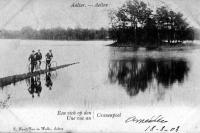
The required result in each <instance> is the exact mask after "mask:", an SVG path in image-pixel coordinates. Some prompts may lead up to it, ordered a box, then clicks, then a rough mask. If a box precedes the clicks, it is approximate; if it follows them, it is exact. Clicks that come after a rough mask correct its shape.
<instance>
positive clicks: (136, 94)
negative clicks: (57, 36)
mask: <svg viewBox="0 0 200 133" xmlns="http://www.w3.org/2000/svg"><path fill="white" fill-rule="evenodd" d="M110 43H112V42H111V41H28V40H27V41H26V40H21V41H20V40H1V45H0V50H1V53H0V54H1V56H0V62H1V70H0V76H1V78H2V77H6V76H11V75H15V74H21V73H25V72H28V56H29V54H30V53H31V51H32V50H33V49H34V50H37V49H40V50H41V52H42V53H43V60H44V56H45V54H46V52H48V50H49V49H52V50H53V55H54V58H53V61H55V62H57V65H63V64H68V63H73V62H80V63H79V64H76V65H73V66H69V67H67V68H64V69H60V70H57V71H56V72H52V73H51V75H45V74H44V75H41V76H40V80H41V87H42V88H41V90H40V94H39V95H38V94H37V92H36V93H35V92H31V90H30V88H31V85H30V83H29V80H30V79H28V80H24V81H21V82H17V83H15V84H11V85H8V86H3V87H2V91H1V92H0V93H1V95H2V96H1V97H2V98H6V97H7V96H8V95H9V96H10V97H11V98H10V102H11V103H10V104H11V106H12V107H15V106H20V107H21V106H24V107H27V106H41V105H42V106H52V107H54V106H73V107H74V106H77V107H80V106H82V107H91V108H94V107H102V106H103V107H112V106H117V107H119V106H132V105H139V106H143V105H159V106H163V105H176V104H178V105H180V104H184V105H188V106H194V105H199V101H200V97H199V94H200V89H199V86H200V82H199V78H200V72H199V70H198V69H199V66H200V60H199V55H200V49H198V48H197V49H186V50H180V51H178V50H173V51H167V50H166V51H165V50H163V51H156V50H155V51H154V50H151V51H144V50H139V51H133V50H131V48H116V47H108V46H105V45H107V44H110ZM55 62H54V63H55ZM43 63H44V62H43ZM52 65H55V64H52ZM43 66H44V64H43V65H42V67H43ZM49 76H50V77H49ZM47 80H50V81H47ZM48 82H50V83H49V84H50V85H48ZM51 86H52V87H51ZM2 100H3V99H2Z"/></svg>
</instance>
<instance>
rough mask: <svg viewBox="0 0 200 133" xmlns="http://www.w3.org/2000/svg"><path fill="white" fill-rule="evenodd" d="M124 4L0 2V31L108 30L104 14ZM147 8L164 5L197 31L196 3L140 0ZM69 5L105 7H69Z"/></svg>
mask: <svg viewBox="0 0 200 133" xmlns="http://www.w3.org/2000/svg"><path fill="white" fill-rule="evenodd" d="M125 1H126V0H0V29H8V30H20V29H21V28H22V27H25V26H31V27H32V28H34V29H42V28H54V27H63V28H76V27H80V28H89V29H98V28H101V27H104V28H107V27H109V23H110V20H109V17H108V12H109V11H110V10H112V9H117V8H118V7H120V6H121V5H122V4H123V3H124V2H125ZM144 1H148V3H150V4H151V5H154V6H155V5H159V4H160V3H163V2H164V3H166V4H167V5H168V6H169V7H170V8H172V9H174V10H178V11H180V12H182V13H183V14H184V15H185V17H186V18H187V21H188V22H189V23H190V24H191V25H192V26H194V27H197V28H199V27H200V9H199V6H200V0H144ZM73 3H81V4H86V5H95V4H96V3H104V4H108V6H107V7H93V6H87V7H71V5H72V4H73Z"/></svg>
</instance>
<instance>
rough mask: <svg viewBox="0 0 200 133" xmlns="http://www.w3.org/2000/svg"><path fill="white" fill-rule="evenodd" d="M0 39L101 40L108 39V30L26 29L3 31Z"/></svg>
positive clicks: (0, 33)
mask: <svg viewBox="0 0 200 133" xmlns="http://www.w3.org/2000/svg"><path fill="white" fill-rule="evenodd" d="M0 38H7V39H42V40H99V39H108V30H107V29H104V28H101V29H81V28H75V29H71V28H68V29H63V28H60V27H58V28H52V29H41V30H35V29H33V28H31V27H24V28H22V29H21V30H19V31H9V30H2V31H1V32H0Z"/></svg>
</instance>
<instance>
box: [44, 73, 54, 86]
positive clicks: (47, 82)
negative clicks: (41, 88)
mask: <svg viewBox="0 0 200 133" xmlns="http://www.w3.org/2000/svg"><path fill="white" fill-rule="evenodd" d="M45 79H46V84H45V85H46V86H47V87H48V88H49V90H51V89H52V85H53V82H52V80H51V73H50V72H47V73H46V78H45Z"/></svg>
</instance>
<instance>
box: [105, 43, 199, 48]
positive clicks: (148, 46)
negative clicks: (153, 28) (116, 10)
mask: <svg viewBox="0 0 200 133" xmlns="http://www.w3.org/2000/svg"><path fill="white" fill-rule="evenodd" d="M107 46H109V47H118V48H120V47H121V48H128V47H129V48H133V49H135V50H138V49H139V50H146V49H147V50H167V49H169V50H172V49H173V50H183V49H185V48H188V47H194V46H196V44H195V43H194V42H193V41H185V42H182V43H177V44H169V43H167V42H166V43H162V44H161V45H160V44H154V45H151V44H143V45H136V44H133V43H118V42H114V43H112V44H109V45H107Z"/></svg>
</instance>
